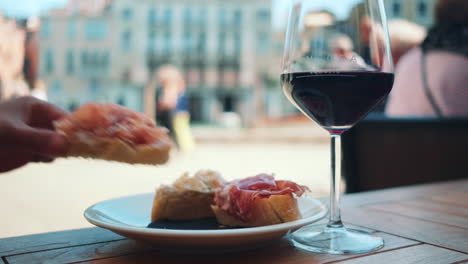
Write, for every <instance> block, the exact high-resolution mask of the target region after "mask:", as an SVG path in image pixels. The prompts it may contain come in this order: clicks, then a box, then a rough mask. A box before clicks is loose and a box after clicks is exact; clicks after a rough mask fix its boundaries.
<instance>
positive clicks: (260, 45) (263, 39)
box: [257, 32, 269, 54]
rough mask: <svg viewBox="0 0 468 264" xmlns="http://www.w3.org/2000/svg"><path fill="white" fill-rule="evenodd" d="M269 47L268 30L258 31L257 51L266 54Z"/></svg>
mask: <svg viewBox="0 0 468 264" xmlns="http://www.w3.org/2000/svg"><path fill="white" fill-rule="evenodd" d="M268 48H269V38H268V33H267V32H258V33H257V52H258V53H260V54H265V53H266V52H267V51H268Z"/></svg>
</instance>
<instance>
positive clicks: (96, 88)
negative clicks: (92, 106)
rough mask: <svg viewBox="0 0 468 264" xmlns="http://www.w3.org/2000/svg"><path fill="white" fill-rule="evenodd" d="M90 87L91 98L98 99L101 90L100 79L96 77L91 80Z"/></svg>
mask: <svg viewBox="0 0 468 264" xmlns="http://www.w3.org/2000/svg"><path fill="white" fill-rule="evenodd" d="M88 89H89V96H90V97H91V99H92V100H96V99H97V97H98V96H99V92H100V85H99V82H98V80H95V79H93V80H90V81H89V88H88Z"/></svg>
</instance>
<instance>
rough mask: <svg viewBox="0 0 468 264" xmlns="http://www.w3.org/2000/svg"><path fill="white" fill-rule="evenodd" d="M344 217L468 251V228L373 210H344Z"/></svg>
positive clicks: (364, 224) (390, 231)
mask: <svg viewBox="0 0 468 264" xmlns="http://www.w3.org/2000/svg"><path fill="white" fill-rule="evenodd" d="M343 218H344V219H345V220H346V221H348V222H351V223H353V224H356V225H362V226H365V227H369V228H374V229H377V230H380V231H384V232H387V233H391V234H395V235H399V236H403V237H406V238H411V239H414V240H417V241H422V242H426V243H429V244H434V245H439V246H443V247H447V248H451V249H455V250H459V251H462V252H468V240H467V239H466V238H467V237H468V230H466V229H462V228H457V227H453V226H448V225H442V224H438V223H433V222H427V221H423V220H420V219H415V218H411V217H405V216H400V215H396V214H393V213H391V212H385V211H380V210H373V209H372V208H367V209H364V208H363V209H359V210H344V214H343Z"/></svg>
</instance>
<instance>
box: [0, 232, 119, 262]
mask: <svg viewBox="0 0 468 264" xmlns="http://www.w3.org/2000/svg"><path fill="white" fill-rule="evenodd" d="M118 239H123V237H122V236H119V235H117V234H115V233H112V232H110V231H108V230H106V229H101V228H97V227H96V228H86V229H77V230H70V231H65V232H52V233H46V234H38V235H31V236H22V237H12V238H4V239H0V256H8V255H14V254H22V253H26V252H32V251H40V250H46V249H54V248H63V247H71V246H76V245H84V244H90V243H98V242H104V241H110V240H118Z"/></svg>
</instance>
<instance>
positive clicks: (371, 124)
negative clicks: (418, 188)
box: [342, 118, 468, 193]
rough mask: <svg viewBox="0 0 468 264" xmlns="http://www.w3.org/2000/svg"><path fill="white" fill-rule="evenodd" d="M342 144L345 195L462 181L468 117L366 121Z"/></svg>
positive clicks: (467, 171)
mask: <svg viewBox="0 0 468 264" xmlns="http://www.w3.org/2000/svg"><path fill="white" fill-rule="evenodd" d="M342 146H343V155H344V164H343V170H344V174H345V175H344V176H345V180H346V192H348V193H353V192H360V191H367V190H376V189H383V188H389V187H397V186H405V185H412V184H421V183H428V182H435V181H445V180H451V179H459V178H467V177H468V119H447V120H440V119H387V118H368V119H366V120H363V121H362V122H360V123H359V124H358V125H356V126H355V127H354V128H352V129H351V130H350V131H348V132H346V133H344V134H343V143H342Z"/></svg>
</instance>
